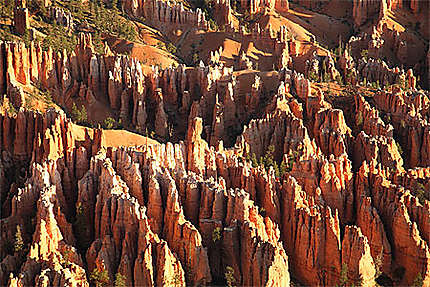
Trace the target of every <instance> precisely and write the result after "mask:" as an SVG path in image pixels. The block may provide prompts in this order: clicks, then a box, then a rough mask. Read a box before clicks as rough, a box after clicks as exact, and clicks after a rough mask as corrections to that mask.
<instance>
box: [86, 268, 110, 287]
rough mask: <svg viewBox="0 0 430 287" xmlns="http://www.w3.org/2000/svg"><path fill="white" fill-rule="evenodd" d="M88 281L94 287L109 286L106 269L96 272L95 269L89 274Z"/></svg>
mask: <svg viewBox="0 0 430 287" xmlns="http://www.w3.org/2000/svg"><path fill="white" fill-rule="evenodd" d="M90 281H91V282H92V283H93V284H94V285H95V286H96V287H104V286H108V285H109V274H108V272H107V271H106V269H104V268H103V270H101V271H100V270H98V269H97V267H96V268H94V270H93V272H91V274H90Z"/></svg>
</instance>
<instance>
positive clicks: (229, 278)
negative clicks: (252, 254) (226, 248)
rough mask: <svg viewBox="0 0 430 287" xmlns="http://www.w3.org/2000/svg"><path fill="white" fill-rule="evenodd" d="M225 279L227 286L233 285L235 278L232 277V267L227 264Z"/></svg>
mask: <svg viewBox="0 0 430 287" xmlns="http://www.w3.org/2000/svg"><path fill="white" fill-rule="evenodd" d="M224 276H225V280H226V281H227V286H228V287H233V286H235V285H234V284H235V282H236V279H235V278H234V269H233V267H231V266H227V268H226V271H225V273H224Z"/></svg>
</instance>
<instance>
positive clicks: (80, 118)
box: [72, 103, 88, 124]
mask: <svg viewBox="0 0 430 287" xmlns="http://www.w3.org/2000/svg"><path fill="white" fill-rule="evenodd" d="M72 119H73V120H74V121H75V122H76V123H78V124H88V122H87V120H88V117H87V110H86V109H85V106H84V105H82V106H81V109H80V110H79V109H78V107H77V106H76V104H75V103H73V106H72Z"/></svg>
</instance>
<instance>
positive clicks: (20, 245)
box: [13, 225, 24, 253]
mask: <svg viewBox="0 0 430 287" xmlns="http://www.w3.org/2000/svg"><path fill="white" fill-rule="evenodd" d="M23 249H24V240H23V239H22V234H21V227H20V226H19V225H17V226H16V232H15V242H14V245H13V250H14V251H15V253H19V252H21V251H22V250H23Z"/></svg>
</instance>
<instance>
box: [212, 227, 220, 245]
mask: <svg viewBox="0 0 430 287" xmlns="http://www.w3.org/2000/svg"><path fill="white" fill-rule="evenodd" d="M221 236H222V234H221V227H216V228H214V230H213V231H212V241H213V242H214V243H215V242H217V241H219V240H220V239H221Z"/></svg>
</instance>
